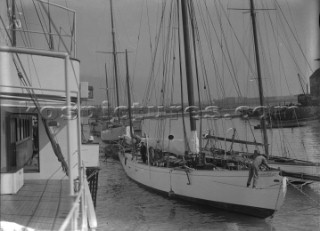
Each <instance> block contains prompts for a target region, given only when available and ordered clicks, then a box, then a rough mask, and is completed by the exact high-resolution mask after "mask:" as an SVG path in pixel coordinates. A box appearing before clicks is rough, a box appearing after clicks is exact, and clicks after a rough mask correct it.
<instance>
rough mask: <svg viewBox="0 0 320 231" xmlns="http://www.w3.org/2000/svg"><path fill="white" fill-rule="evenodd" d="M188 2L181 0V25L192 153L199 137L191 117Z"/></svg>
mask: <svg viewBox="0 0 320 231" xmlns="http://www.w3.org/2000/svg"><path fill="white" fill-rule="evenodd" d="M187 4H188V2H187V0H181V13H182V25H183V39H184V53H185V69H186V79H187V90H188V102H189V107H190V108H189V116H190V130H191V134H190V139H189V142H190V151H191V152H193V153H198V152H199V139H198V136H197V127H196V121H195V119H194V118H193V115H192V114H193V113H192V112H193V107H194V106H195V103H194V92H193V76H192V73H193V72H192V62H191V51H190V37H189V23H188V13H189V11H188V5H187Z"/></svg>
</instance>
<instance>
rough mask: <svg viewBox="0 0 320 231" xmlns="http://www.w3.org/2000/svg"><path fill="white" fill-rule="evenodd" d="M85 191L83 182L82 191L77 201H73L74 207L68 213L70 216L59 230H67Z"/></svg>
mask: <svg viewBox="0 0 320 231" xmlns="http://www.w3.org/2000/svg"><path fill="white" fill-rule="evenodd" d="M83 191H84V185H83V184H82V185H81V188H80V191H79V193H78V195H77V197H76V199H75V201H74V202H73V205H72V208H71V210H70V212H69V213H68V216H67V217H66V219H65V220H64V222H63V223H62V225H61V226H60V228H59V231H64V230H66V228H67V226H68V224H69V223H70V221H71V219H72V218H73V216H74V213H75V212H76V211H77V210H76V209H77V208H78V207H79V202H80V198H81V197H82V196H83Z"/></svg>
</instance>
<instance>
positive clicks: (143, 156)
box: [140, 141, 147, 163]
mask: <svg viewBox="0 0 320 231" xmlns="http://www.w3.org/2000/svg"><path fill="white" fill-rule="evenodd" d="M140 154H141V159H142V161H143V163H146V161H147V147H146V146H145V144H144V142H143V141H142V142H141V147H140Z"/></svg>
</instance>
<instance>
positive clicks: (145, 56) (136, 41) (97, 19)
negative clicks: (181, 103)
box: [51, 0, 320, 104]
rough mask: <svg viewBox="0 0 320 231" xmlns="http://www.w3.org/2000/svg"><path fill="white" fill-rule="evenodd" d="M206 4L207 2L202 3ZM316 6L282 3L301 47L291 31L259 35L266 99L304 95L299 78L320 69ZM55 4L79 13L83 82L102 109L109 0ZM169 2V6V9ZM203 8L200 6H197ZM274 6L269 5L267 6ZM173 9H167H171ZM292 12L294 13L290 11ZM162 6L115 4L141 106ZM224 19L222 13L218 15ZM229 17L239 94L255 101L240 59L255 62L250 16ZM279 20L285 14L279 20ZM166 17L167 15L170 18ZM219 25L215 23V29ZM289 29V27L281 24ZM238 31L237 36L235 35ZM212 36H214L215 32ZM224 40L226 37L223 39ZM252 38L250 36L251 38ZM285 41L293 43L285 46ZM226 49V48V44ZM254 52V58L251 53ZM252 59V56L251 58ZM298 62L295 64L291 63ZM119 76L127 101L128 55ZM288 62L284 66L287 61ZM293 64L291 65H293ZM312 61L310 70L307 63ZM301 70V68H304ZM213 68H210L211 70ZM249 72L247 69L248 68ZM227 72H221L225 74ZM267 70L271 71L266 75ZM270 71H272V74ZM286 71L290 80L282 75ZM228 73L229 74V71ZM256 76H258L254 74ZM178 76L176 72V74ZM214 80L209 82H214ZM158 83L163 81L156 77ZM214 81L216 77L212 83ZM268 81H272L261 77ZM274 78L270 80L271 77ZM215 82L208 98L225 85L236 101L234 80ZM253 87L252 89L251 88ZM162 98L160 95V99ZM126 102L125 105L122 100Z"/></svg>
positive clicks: (231, 4) (304, 1) (237, 1)
mask: <svg viewBox="0 0 320 231" xmlns="http://www.w3.org/2000/svg"><path fill="white" fill-rule="evenodd" d="M202 1H204V0H202ZM317 1H318V0H278V1H277V2H278V3H279V5H280V6H282V7H283V8H282V9H283V11H284V12H283V13H284V14H285V15H286V17H288V23H289V24H290V25H291V27H292V28H291V30H292V31H293V32H294V33H295V34H297V39H298V41H299V43H297V41H296V40H295V38H294V37H293V36H292V34H291V33H292V31H290V29H288V30H286V31H285V33H283V34H282V32H284V31H281V30H284V29H283V27H282V26H285V25H282V26H281V27H279V28H277V29H274V28H275V27H270V26H269V27H268V26H265V27H264V28H266V29H263V30H261V31H260V33H261V34H260V36H261V37H262V44H263V45H264V46H265V48H264V50H263V49H261V53H264V54H265V56H263V58H262V65H263V66H264V67H263V68H262V69H263V70H262V71H263V74H264V76H269V77H270V76H273V77H275V78H274V79H273V80H271V79H270V80H265V86H266V87H270V89H272V90H269V91H266V94H267V95H269V96H271V95H276V96H278V95H295V94H299V93H301V87H300V84H299V81H298V77H297V72H300V74H301V76H302V77H303V78H304V81H307V80H308V76H310V75H311V73H312V71H314V70H315V69H316V68H317V67H318V66H319V63H318V62H316V61H314V59H315V58H317V56H318V55H319V46H318V48H317V45H316V44H317V42H318V41H317V40H319V34H320V32H319V25H318V23H319V22H318V17H319V16H318V15H319V8H317V6H316V3H317ZM51 2H54V3H57V4H61V5H63V6H67V7H70V8H72V9H74V10H75V11H76V15H77V52H78V53H77V54H78V59H80V61H81V69H80V73H81V74H80V76H81V80H82V81H88V82H89V84H90V85H92V86H93V87H94V97H95V100H94V102H93V104H100V103H101V102H102V101H103V100H105V99H106V74H105V64H106V68H107V75H108V79H109V80H108V82H109V88H110V92H111V91H112V89H113V88H112V85H113V83H112V78H113V70H112V67H113V65H112V55H111V54H102V53H99V52H101V51H107V52H110V51H112V37H111V23H110V5H109V0H67V1H66V0H51ZM168 2H170V1H167V3H168ZM196 2H199V1H196ZM207 2H208V7H211V6H213V3H214V2H216V3H217V2H218V1H213V0H210V1H207ZM220 2H222V4H223V5H224V7H225V9H227V8H229V9H230V8H248V5H249V0H220ZM268 2H269V3H270V4H269V3H268ZM271 2H274V0H267V1H265V0H264V3H266V5H264V6H267V7H270V8H273V7H274V4H272V3H271ZM167 5H169V4H167ZM288 5H289V6H290V11H289V10H287V9H288ZM162 6H163V1H161V0H113V9H114V19H115V33H116V44H117V50H118V51H124V50H125V49H127V50H128V51H129V52H130V53H129V70H130V78H131V81H132V94H133V101H134V102H140V103H141V102H142V101H143V100H144V97H145V96H146V94H145V92H146V89H147V83H148V78H149V74H150V69H151V60H152V51H151V48H150V47H152V49H154V48H155V41H156V31H157V29H158V28H159V26H158V25H159V16H160V12H161V11H160V9H161V7H162ZM256 7H257V8H260V7H261V3H259V1H256ZM212 9H213V10H212V11H211V13H210V14H212V15H211V17H212V18H213V19H215V20H216V22H217V21H218V18H217V16H216V15H214V13H215V11H214V8H213V7H212ZM219 12H220V14H221V15H223V14H224V13H223V11H219ZM226 12H227V14H228V15H229V17H230V22H231V23H232V25H233V29H230V28H229V29H225V36H227V38H226V41H228V43H230V44H231V47H232V48H230V50H229V55H230V56H231V57H232V59H233V58H234V59H235V60H236V61H234V62H235V64H234V65H235V67H234V72H236V73H237V76H238V77H237V78H239V79H238V80H239V88H240V89H241V96H248V97H254V96H257V90H253V89H254V88H256V87H255V86H251V85H253V84H255V83H254V82H255V80H254V79H255V74H254V73H250V71H248V69H244V68H243V66H244V65H245V58H244V57H241V55H240V53H242V52H243V53H246V54H247V58H248V59H250V60H252V62H254V59H253V57H254V56H253V53H252V51H253V50H252V49H253V48H250V47H253V46H252V40H251V39H248V37H246V36H247V35H248V34H250V31H249V29H250V20H249V19H250V16H249V14H246V12H245V11H241V12H240V11H236V10H233V11H232V10H227V11H226ZM270 15H271V17H273V18H272V19H266V17H268V16H266V14H265V13H261V12H259V13H258V20H259V23H260V25H261V28H262V26H264V21H263V20H265V21H268V20H270V21H271V22H273V23H274V24H279V25H280V24H281V23H280V21H279V20H278V18H277V17H279V16H277V15H276V14H275V13H270ZM278 15H281V14H278ZM166 16H168V14H167V15H166ZM216 22H215V23H216ZM221 23H222V24H223V25H227V24H228V22H227V21H226V20H224V21H223V19H222V21H221ZM282 23H283V24H286V22H285V21H283V22H282ZM232 30H234V31H235V32H232ZM272 30H276V33H278V39H279V40H277V42H278V47H279V50H272V49H273V48H271V47H273V45H271V43H272V40H273V39H274V38H273V37H271V33H272ZM211 32H212V33H213V31H212V29H211ZM199 33H200V38H202V39H204V32H203V31H202V30H201V29H199ZM233 33H235V34H237V36H238V39H239V41H240V42H241V43H244V44H245V45H244V46H243V48H242V49H245V50H244V51H241V50H240V48H237V43H238V42H237V40H236V38H235V37H234V36H233ZM220 36H221V37H222V35H220ZM249 37H250V36H249ZM285 40H290V42H289V43H288V44H286V42H285ZM224 45H225V44H224ZM291 46H292V47H295V46H296V47H297V48H292V49H293V50H292V51H291V53H290V52H289V51H288V47H289V48H291ZM208 49H209V47H208V45H204V50H205V52H204V57H205V60H208V59H209V58H210V54H209V52H208V51H206V50H208ZM219 49H220V47H219V44H218V45H217V46H216V47H215V48H213V50H214V53H215V54H217V56H216V59H217V61H216V65H217V66H218V68H220V69H219V71H218V72H219V74H220V75H226V76H227V74H226V73H227V72H228V70H227V68H226V67H225V64H223V62H228V61H226V59H227V58H226V57H225V58H223V55H222V53H221V51H219ZM300 49H301V50H303V52H304V54H305V56H306V57H305V58H304V57H302V55H301V52H300ZM250 52H251V53H250ZM279 52H280V53H281V55H282V59H281V60H280V59H279V58H277V56H278V55H279ZM250 54H251V55H250ZM295 56H297V57H298V58H294V60H293V61H292V59H293V58H292V57H295ZM118 57H119V60H118V63H119V74H120V78H121V80H120V82H121V84H120V85H121V89H120V90H121V91H120V95H121V97H125V94H124V91H125V85H124V84H125V82H124V80H125V75H126V72H125V65H124V63H125V60H124V55H123V54H122V55H121V54H120V55H119V56H118ZM283 60H284V61H283ZM289 60H290V62H289ZM306 60H308V62H309V64H307V63H306ZM297 63H299V69H297V68H296V66H297ZM300 65H301V66H300ZM208 66H209V67H208V72H210V73H213V72H216V71H215V70H213V69H210V68H212V66H213V65H212V64H210V63H208ZM210 66H211V67H210ZM246 66H247V64H246ZM222 67H223V68H222ZM266 69H269V70H266ZM271 69H272V71H270V70H271ZM284 70H286V74H285V73H284V72H285V71H284ZM229 71H230V70H229ZM253 72H254V71H253ZM173 74H175V72H174V73H173ZM211 75H213V74H210V76H209V77H211ZM158 78H159V77H158ZM212 78H214V77H212ZM263 78H268V77H263ZM270 78H271V77H270ZM217 82H218V81H217V80H210V81H209V82H208V84H209V85H210V86H212V88H210V89H212V90H211V91H212V92H210V94H212V97H214V98H219V97H221V95H222V93H221V92H222V90H221V89H218V87H217V86H218V85H219V84H222V83H223V85H224V89H223V91H224V92H225V93H224V96H225V97H229V96H230V97H233V96H238V95H239V94H237V93H236V91H235V90H234V89H235V85H234V83H233V80H232V78H231V77H229V78H228V77H225V78H224V79H223V80H222V82H220V83H219V84H218V83H217ZM252 82H253V83H252ZM160 88H161V83H160V82H158V83H155V84H154V86H153V88H151V91H153V92H156V91H157V92H158V91H159V92H160V90H159V89H160ZM172 91H174V94H175V95H176V96H175V97H176V98H178V97H179V94H180V93H179V91H178V90H177V88H175V89H173V88H172ZM159 94H160V93H159ZM159 94H158V95H157V94H156V93H154V97H159V96H160V95H159ZM122 100H123V99H122ZM157 102H158V101H155V100H153V101H150V103H153V104H154V103H157Z"/></svg>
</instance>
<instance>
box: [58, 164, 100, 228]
mask: <svg viewBox="0 0 320 231" xmlns="http://www.w3.org/2000/svg"><path fill="white" fill-rule="evenodd" d="M85 169H86V168H85V167H83V168H82V170H81V177H80V179H81V180H80V181H75V191H77V192H76V195H75V200H74V202H73V204H72V207H71V209H70V211H69V213H68V216H67V217H66V219H65V220H64V222H63V223H62V225H61V226H60V228H59V231H64V230H96V229H97V226H98V223H97V217H96V213H95V209H94V205H93V201H92V197H91V193H90V190H89V185H88V181H87V177H86V174H85V172H86V171H85ZM80 213H81V214H80ZM80 215H81V216H80ZM79 221H80V224H79Z"/></svg>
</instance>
